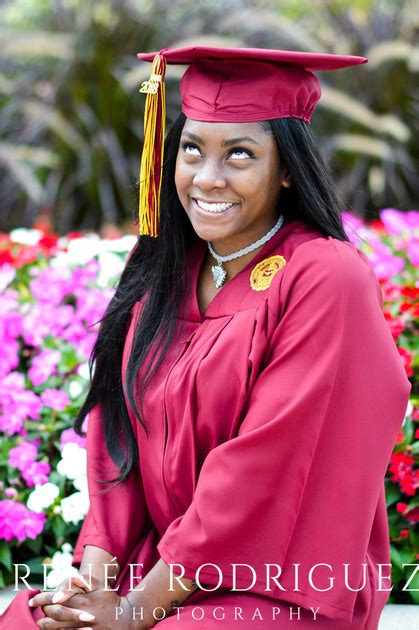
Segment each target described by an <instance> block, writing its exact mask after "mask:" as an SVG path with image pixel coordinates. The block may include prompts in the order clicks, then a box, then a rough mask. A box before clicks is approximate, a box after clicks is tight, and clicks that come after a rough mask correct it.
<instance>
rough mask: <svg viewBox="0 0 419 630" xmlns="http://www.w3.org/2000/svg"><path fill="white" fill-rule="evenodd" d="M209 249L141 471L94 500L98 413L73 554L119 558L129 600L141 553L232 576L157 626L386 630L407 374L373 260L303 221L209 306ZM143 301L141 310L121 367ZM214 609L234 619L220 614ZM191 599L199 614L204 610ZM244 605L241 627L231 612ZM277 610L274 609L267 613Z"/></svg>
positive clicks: (159, 378)
mask: <svg viewBox="0 0 419 630" xmlns="http://www.w3.org/2000/svg"><path fill="white" fill-rule="evenodd" d="M205 253H206V243H205V242H203V241H200V242H198V243H197V244H195V245H194V246H193V247H192V248H191V250H190V252H189V253H188V260H189V266H190V270H191V274H192V291H191V294H190V295H189V296H188V309H187V316H185V319H184V320H183V324H184V328H183V331H182V332H181V333H179V335H178V336H177V337H176V341H175V342H174V344H173V345H172V347H171V349H170V352H169V354H168V356H167V357H166V359H165V361H164V362H163V364H162V365H161V366H160V368H159V370H158V371H157V373H156V375H155V377H154V378H153V380H152V385H151V386H150V388H149V389H148V390H147V392H146V395H145V397H144V401H143V403H144V412H145V418H146V420H147V422H148V425H149V428H150V435H149V437H147V436H146V435H145V433H144V431H143V429H142V427H141V426H140V425H139V424H138V421H136V419H135V417H134V415H133V413H132V410H131V409H130V408H129V411H130V417H131V421H132V426H133V428H134V432H135V435H136V438H137V440H138V445H139V453H140V465H139V467H138V469H136V470H135V471H133V473H132V474H131V475H130V477H129V479H128V480H127V481H126V482H125V483H123V484H120V485H119V486H118V487H117V488H115V489H114V490H112V491H111V492H109V493H107V494H98V493H97V490H98V489H99V486H98V485H97V480H98V478H100V477H101V476H102V478H103V477H104V476H106V478H109V476H110V475H111V474H112V473H114V472H116V468H115V465H114V464H113V462H112V460H111V459H110V457H109V455H108V454H107V451H106V448H105V445H104V437H103V430H102V426H101V421H100V409H99V408H96V409H95V410H93V411H92V412H91V414H90V417H89V425H88V440H87V449H88V480H89V492H90V500H91V505H90V510H89V513H88V516H87V518H86V520H85V521H84V523H83V527H82V530H81V533H80V536H79V539H78V543H77V546H76V549H75V556H74V562H79V561H80V560H81V557H82V552H83V547H84V545H87V544H89V545H96V546H98V547H101V548H102V549H105V550H107V551H108V552H109V553H111V554H112V556H116V557H117V559H118V561H119V563H120V564H121V566H122V571H121V573H120V575H119V578H118V582H117V583H116V585H120V590H119V593H120V594H121V595H123V594H125V593H126V592H127V591H128V589H129V587H130V585H129V564H141V563H143V564H144V569H143V571H142V575H143V576H144V575H146V573H147V572H148V571H149V570H150V568H151V567H152V566H153V564H154V563H155V562H156V561H157V560H158V559H159V557H162V558H163V560H164V561H165V562H166V563H168V564H169V563H172V564H181V565H182V566H183V567H184V570H185V573H184V575H185V576H186V577H188V578H194V577H195V572H196V570H197V569H198V568H199V567H201V569H200V581H201V582H202V583H203V584H205V585H207V588H208V585H209V587H211V585H216V584H218V582H219V577H220V574H222V577H223V579H222V584H221V587H220V588H219V589H218V590H216V591H214V592H212V593H210V592H203V591H199V590H198V591H196V592H195V593H193V594H192V595H191V596H190V597H189V598H188V599H187V600H186V601H185V602H184V604H183V609H182V610H181V613H180V620H181V621H179V620H178V619H177V618H176V617H175V615H172V616H170V617H168V618H167V619H165V620H163V621H161V622H159V624H158V626H159V627H160V626H162V628H163V627H169V628H170V627H172V626H173V627H182V628H183V629H185V628H196V627H197V626H198V627H202V628H205V629H207V628H212V627H213V626H215V625H217V627H218V626H220V625H221V626H223V627H225V628H233V627H236V623H240V624H241V627H244V628H253V627H254V624H255V623H258V624H260V625H262V626H263V627H266V628H281V627H289V626H290V625H291V624H294V625H295V624H296V623H297V624H298V627H299V628H300V629H301V628H313V627H317V628H320V627H321V628H333V629H334V630H336V629H339V628H341V629H346V628H356V629H358V628H359V629H361V628H362V629H364V628H366V629H373V628H376V627H377V623H378V619H379V616H380V613H381V611H382V608H383V606H384V604H385V603H386V601H387V599H388V596H389V591H388V590H379V589H380V588H381V589H388V588H389V587H390V581H389V580H388V579H387V580H386V579H385V578H383V579H382V580H381V582H379V571H380V568H379V566H378V565H379V564H382V565H386V564H389V563H390V559H389V534H388V524H387V513H386V504H385V495H384V475H385V471H386V467H387V463H388V460H389V457H390V454H391V452H392V448H393V446H394V443H395V440H396V437H397V435H398V432H399V430H400V426H401V423H402V420H403V417H404V413H405V410H406V406H407V402H408V396H409V392H410V383H409V381H408V379H407V377H406V374H405V371H404V368H403V366H402V362H401V359H400V357H399V354H398V351H397V348H396V345H395V343H394V341H393V338H392V336H391V334H390V331H389V329H388V326H387V323H386V322H385V319H384V316H383V312H382V293H381V289H380V286H379V284H378V282H377V280H376V278H375V275H374V272H373V270H372V267H371V265H370V263H369V261H368V258H367V257H366V256H365V254H363V253H362V252H360V251H359V250H357V249H356V247H355V246H354V245H353V244H351V243H349V242H342V241H339V240H337V239H334V238H332V237H327V238H325V237H324V236H322V235H321V234H320V232H318V231H316V230H315V229H314V228H312V227H310V226H308V225H307V224H305V223H303V222H301V221H299V220H295V221H292V222H290V223H289V224H286V225H284V226H283V227H282V229H281V230H279V232H278V233H277V234H276V235H275V236H274V237H273V238H272V239H271V240H270V241H268V243H266V244H265V245H264V247H263V249H262V250H261V251H260V252H259V253H258V254H257V255H256V256H255V257H254V258H253V259H252V260H251V262H250V263H249V264H248V265H247V266H246V268H245V269H243V270H242V271H241V272H240V273H239V274H237V275H236V276H235V277H234V278H232V279H231V280H230V281H228V282H227V283H226V284H225V285H224V286H223V287H222V289H221V290H220V291H219V292H218V294H217V295H216V297H215V298H214V299H213V301H212V302H211V303H210V305H209V306H208V308H207V310H206V312H205V313H204V314H202V313H201V312H200V310H199V306H198V302H197V295H196V285H197V279H198V274H199V270H200V268H201V265H202V263H203V260H204V257H205ZM280 256H281V257H282V259H283V260H282V259H280V258H278V257H280ZM271 257H276V258H273V260H272V261H270V262H274V263H275V262H276V263H277V262H278V261H280V263H281V264H282V266H281V264H280V265H277V267H275V270H276V273H273V274H271V276H270V284H269V279H268V281H266V278H264V277H263V276H264V270H263V269H260V266H259V267H257V264H258V263H260V262H261V261H265V260H266V259H268V258H271ZM284 261H285V262H284ZM255 267H256V270H255ZM252 272H253V274H252ZM267 275H268V277H269V272H268V273H267ZM265 276H266V271H265ZM255 278H256V288H258V289H259V290H255V288H254V287H255V282H254V280H255ZM251 279H253V280H252V282H253V287H252V285H251V282H250V280H251ZM257 281H259V284H258V282H257ZM264 281H265V282H264ZM261 287H262V288H261ZM140 309H141V303H138V304H136V305H135V307H134V309H133V313H132V315H133V317H132V320H131V325H130V328H129V332H128V335H127V340H126V345H125V351H124V359H123V366H122V372H123V375H124V374H125V370H126V365H127V361H128V356H129V351H130V347H131V343H132V337H133V332H134V326H135V319H136V316H137V315H138V313H139V311H140ZM234 564H237V565H250V567H251V568H249V567H236V578H237V579H236V583H235V585H234V584H233V565H234ZM268 564H273V565H280V567H281V569H282V573H281V574H280V576H279V578H278V582H279V584H275V582H274V581H271V582H270V583H269V584H267V582H266V565H268ZM345 564H346V565H348V567H347V571H348V577H347V583H345V581H344V577H345V574H344V565H345ZM202 565H205V566H202ZM296 565H297V567H298V569H297V567H296ZM315 565H321V566H318V567H317V568H316V566H315ZM252 570H253V572H254V573H253V572H252ZM310 570H312V574H311V582H310V579H309V573H310ZM297 572H298V576H297V575H296V573H297ZM175 573H176V571H175ZM381 573H382V575H384V576H386V575H388V574H389V567H383V568H382V569H381ZM134 574H135V575H138V576H139V575H140V574H141V568H140V567H139V568H138V569H136V568H135V567H134ZM271 574H272V575H277V573H276V572H275V571H273V570H272V571H271ZM253 575H255V578H256V579H255V583H254V585H253V586H252V588H251V589H250V590H244V589H247V587H249V585H250V584H251V582H252V578H253ZM331 578H333V581H330V580H331ZM364 578H365V579H364ZM137 584H138V581H134V586H136V585H137ZM233 587H235V588H236V589H240V588H241V589H243V590H242V591H233V590H231V589H233ZM360 587H362V588H360ZM268 588H269V589H270V590H267V589H268ZM351 589H352V590H351ZM32 594H33V593H32ZM29 596H30V593H29V592H28V591H22V592H21V593H20V594H19V596H17V597H16V598H15V600H14V602H13V603H12V604H11V606H10V607H9V609H8V612H7V613H6V615H5V620H2V623H1V624H0V626H1V628H4V630H6V629H8V628H12V626H13V623H12V619H13V616H14V615H18V616H19V615H25V617H24V619H25V621H26V623H27V626H25V627H27V628H28V629H30V628H32V627H33V628H36V626H35V625H33V626H32V625H31V622H32V623H33V619H34V616H33V613H32V612H29V610H28V608H27V599H28V598H29ZM216 606H221V607H223V608H224V611H225V618H224V620H222V621H216V620H214V618H213V616H214V608H215V607H216ZM194 607H200V608H202V610H203V611H204V613H205V618H204V619H203V620H202V621H196V620H194V619H192V616H191V614H192V609H193V608H194ZM234 607H241V609H242V610H243V613H242V614H243V618H244V620H240V621H237V619H240V617H239V618H237V617H236V620H235V619H234V617H233V611H234ZM274 607H277V608H280V613H276V617H275V619H272V617H273V616H274V613H273V612H272V610H273V608H274ZM290 607H291V609H292V611H293V612H294V615H293V620H292V621H289V616H290ZM298 607H300V617H301V621H299V622H297V619H296V614H297V611H298ZM310 607H313V608H314V610H316V609H318V610H317V620H316V621H313V613H312V612H311V611H310ZM255 611H259V614H260V616H261V617H262V620H261V618H260V617H259V616H258V613H257V612H255ZM234 612H235V611H234ZM36 614H37V615H39V616H42V615H43V613H42V612H40V611H38V613H36ZM196 614H197V615H198V616H199V614H202V613H196ZM220 614H221V613H220V612H219V611H218V612H216V616H220ZM14 618H15V619H16V618H19V617H14ZM22 618H23V617H22ZM13 627H14V626H13ZM117 627H118V623H117V622H115V628H117Z"/></svg>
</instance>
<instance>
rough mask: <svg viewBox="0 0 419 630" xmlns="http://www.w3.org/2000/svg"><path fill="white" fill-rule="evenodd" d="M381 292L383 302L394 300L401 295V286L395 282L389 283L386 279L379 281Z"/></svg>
mask: <svg viewBox="0 0 419 630" xmlns="http://www.w3.org/2000/svg"><path fill="white" fill-rule="evenodd" d="M380 284H381V290H382V292H383V300H384V302H395V301H396V300H399V299H400V298H401V296H402V293H401V287H399V285H397V284H390V283H389V282H388V281H384V282H382V283H381V282H380Z"/></svg>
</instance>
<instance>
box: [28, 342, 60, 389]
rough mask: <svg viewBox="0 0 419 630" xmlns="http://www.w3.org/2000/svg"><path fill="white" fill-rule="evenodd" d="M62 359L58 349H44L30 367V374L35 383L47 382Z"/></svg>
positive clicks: (36, 384)
mask: <svg viewBox="0 0 419 630" xmlns="http://www.w3.org/2000/svg"><path fill="white" fill-rule="evenodd" d="M60 359H61V353H60V352H58V350H49V349H47V350H42V352H40V353H39V354H38V356H36V357H34V358H33V359H32V365H31V367H30V368H29V371H28V376H29V378H30V380H31V381H32V383H33V385H35V386H38V385H42V383H45V381H46V380H48V378H49V377H50V376H51V374H54V372H55V371H56V367H57V365H58V363H59V361H60Z"/></svg>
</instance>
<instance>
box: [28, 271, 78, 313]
mask: <svg viewBox="0 0 419 630" xmlns="http://www.w3.org/2000/svg"><path fill="white" fill-rule="evenodd" d="M63 271H64V272H65V273H68V270H67V269H65V270H63V269H59V268H57V267H47V268H46V269H43V270H42V271H41V273H40V274H39V275H38V276H37V277H36V278H34V279H33V280H31V282H30V284H29V288H30V291H31V294H32V295H33V297H35V298H36V299H37V300H38V301H39V302H47V303H48V304H50V305H51V304H53V305H58V304H61V302H62V301H63V298H64V297H65V296H66V295H68V293H70V292H71V289H69V287H68V280H67V279H66V278H63V275H64V273H63Z"/></svg>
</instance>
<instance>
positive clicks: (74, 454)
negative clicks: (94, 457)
mask: <svg viewBox="0 0 419 630" xmlns="http://www.w3.org/2000/svg"><path fill="white" fill-rule="evenodd" d="M61 458H62V459H60V461H59V462H58V464H57V470H58V472H59V473H60V475H62V476H63V477H68V479H77V477H80V476H82V475H85V474H86V471H87V452H86V449H85V448H82V447H81V446H79V445H78V444H76V442H67V443H66V444H64V446H63V448H62V451H61Z"/></svg>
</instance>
